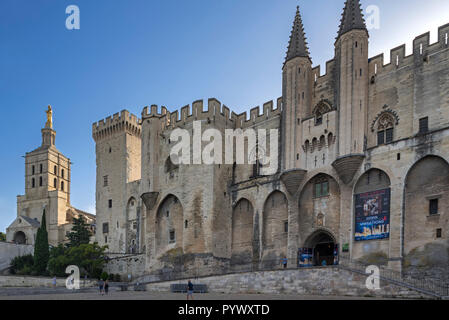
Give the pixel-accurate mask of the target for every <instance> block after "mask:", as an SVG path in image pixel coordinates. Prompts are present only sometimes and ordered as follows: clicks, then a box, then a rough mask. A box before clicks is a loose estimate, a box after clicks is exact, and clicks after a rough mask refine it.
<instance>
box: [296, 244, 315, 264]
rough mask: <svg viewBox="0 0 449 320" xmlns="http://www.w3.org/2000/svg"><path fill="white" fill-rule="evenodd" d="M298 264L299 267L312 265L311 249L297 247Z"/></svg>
mask: <svg viewBox="0 0 449 320" xmlns="http://www.w3.org/2000/svg"><path fill="white" fill-rule="evenodd" d="M298 264H299V267H300V268H307V267H313V249H312V248H299V249H298Z"/></svg>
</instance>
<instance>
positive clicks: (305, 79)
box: [282, 7, 313, 170]
mask: <svg viewBox="0 0 449 320" xmlns="http://www.w3.org/2000/svg"><path fill="white" fill-rule="evenodd" d="M312 81H313V80H312V60H311V59H310V54H309V49H308V47H307V41H306V36H305V33H304V26H303V23H302V19H301V15H300V12H299V7H297V10H296V16H295V20H294V22H293V29H292V32H291V36H290V41H289V45H288V50H287V57H286V59H285V63H284V66H283V70H282V96H283V139H284V145H283V146H284V148H283V151H284V154H283V164H282V167H283V169H284V170H290V169H295V168H299V165H300V160H301V159H300V157H301V152H300V150H301V145H302V132H301V120H302V119H304V118H305V117H307V116H308V115H309V114H310V112H311V99H312V84H313V82H312Z"/></svg>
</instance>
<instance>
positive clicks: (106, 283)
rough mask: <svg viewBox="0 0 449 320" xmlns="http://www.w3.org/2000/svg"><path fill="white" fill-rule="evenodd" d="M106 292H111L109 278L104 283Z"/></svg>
mask: <svg viewBox="0 0 449 320" xmlns="http://www.w3.org/2000/svg"><path fill="white" fill-rule="evenodd" d="M104 292H105V293H106V295H108V292H109V280H106V282H105V283H104Z"/></svg>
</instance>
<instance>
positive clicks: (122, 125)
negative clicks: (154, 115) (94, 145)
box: [92, 110, 141, 141]
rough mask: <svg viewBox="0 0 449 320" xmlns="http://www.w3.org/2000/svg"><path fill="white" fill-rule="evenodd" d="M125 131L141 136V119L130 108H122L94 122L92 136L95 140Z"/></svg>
mask: <svg viewBox="0 0 449 320" xmlns="http://www.w3.org/2000/svg"><path fill="white" fill-rule="evenodd" d="M123 131H126V132H127V133H129V134H132V135H136V136H139V137H140V132H141V124H140V120H139V118H137V116H135V115H133V114H131V113H130V112H129V111H128V110H122V111H121V112H120V113H115V114H114V115H112V116H110V117H107V118H106V119H103V120H100V121H98V122H95V123H93V124H92V136H93V138H94V140H95V141H97V140H98V139H103V138H105V137H108V136H110V135H112V134H115V133H118V132H123Z"/></svg>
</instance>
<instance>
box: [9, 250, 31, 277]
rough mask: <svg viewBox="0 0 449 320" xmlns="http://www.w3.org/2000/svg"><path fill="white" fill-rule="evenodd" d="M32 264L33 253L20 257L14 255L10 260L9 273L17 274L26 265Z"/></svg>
mask: <svg viewBox="0 0 449 320" xmlns="http://www.w3.org/2000/svg"><path fill="white" fill-rule="evenodd" d="M33 265H34V258H33V255H31V254H27V255H25V256H21V257H15V258H14V259H12V261H11V269H10V271H11V274H19V272H21V271H24V269H25V268H26V267H29V268H32V267H33ZM25 271H26V270H25ZM27 274H28V273H27Z"/></svg>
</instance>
